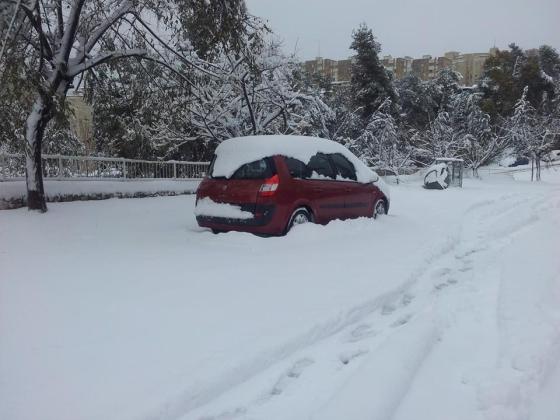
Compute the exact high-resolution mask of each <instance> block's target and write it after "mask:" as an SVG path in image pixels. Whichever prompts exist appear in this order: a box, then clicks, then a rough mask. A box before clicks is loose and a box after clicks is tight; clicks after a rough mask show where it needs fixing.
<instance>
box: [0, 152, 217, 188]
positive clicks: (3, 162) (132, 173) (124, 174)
mask: <svg viewBox="0 0 560 420" xmlns="http://www.w3.org/2000/svg"><path fill="white" fill-rule="evenodd" d="M209 166H210V163H209V162H184V161H176V160H167V161H150V160H136V159H123V158H106V157H94V156H62V155H43V177H44V178H45V179H54V180H65V181H67V180H85V179H93V180H121V181H126V180H131V179H201V178H204V176H205V175H206V173H207V171H208V167H209ZM24 178H25V156H24V155H20V154H12V153H0V181H13V180H18V179H24Z"/></svg>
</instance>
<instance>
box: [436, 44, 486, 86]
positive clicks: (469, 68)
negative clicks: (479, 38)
mask: <svg viewBox="0 0 560 420" xmlns="http://www.w3.org/2000/svg"><path fill="white" fill-rule="evenodd" d="M491 54H492V53H491V52H488V53H471V54H460V53H457V52H455V51H452V52H448V53H445V56H446V57H452V58H451V59H452V63H453V65H452V68H453V70H455V71H456V72H458V73H461V75H462V76H463V79H462V80H461V84H463V85H464V86H472V85H474V84H476V83H478V80H479V79H480V76H482V73H483V72H484V63H486V60H487V59H488V58H489V57H490V56H491Z"/></svg>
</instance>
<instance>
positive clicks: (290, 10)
mask: <svg viewBox="0 0 560 420" xmlns="http://www.w3.org/2000/svg"><path fill="white" fill-rule="evenodd" d="M246 3H247V6H248V8H249V10H250V12H251V13H252V14H254V15H256V16H259V17H261V18H263V19H265V20H266V21H267V22H268V23H269V25H270V26H271V27H272V29H273V30H274V32H275V33H276V34H277V35H278V36H279V37H280V38H281V39H282V40H283V41H284V48H285V50H286V51H290V52H292V51H294V50H295V51H296V52H297V55H298V56H299V57H300V59H303V60H307V59H311V58H314V57H316V56H317V55H318V53H319V48H320V53H321V56H323V57H328V58H334V59H341V58H346V57H348V56H349V55H350V54H351V52H350V51H349V49H348V46H349V45H350V42H351V33H352V29H354V28H356V27H357V26H358V25H359V24H360V23H361V22H365V23H366V24H367V25H368V26H369V27H370V28H371V29H372V30H373V33H374V35H375V36H376V37H377V39H378V41H379V42H381V45H382V49H383V52H382V54H383V55H386V54H391V55H393V56H395V57H397V56H405V55H410V56H413V57H419V56H422V55H424V54H431V55H433V56H440V55H443V53H444V52H445V51H461V52H486V51H488V49H489V48H490V47H492V46H493V45H494V43H495V44H496V46H498V48H506V47H507V45H508V44H509V43H511V42H515V43H517V44H518V45H520V46H521V47H522V48H536V47H539V46H540V45H542V44H545V43H546V44H549V45H552V46H553V47H554V48H556V49H558V50H560V0H462V1H458V0H383V1H380V0H246ZM559 52H560V51H559Z"/></svg>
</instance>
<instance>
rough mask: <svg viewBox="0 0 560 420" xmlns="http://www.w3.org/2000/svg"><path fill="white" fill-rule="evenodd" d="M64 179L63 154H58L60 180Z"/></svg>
mask: <svg viewBox="0 0 560 420" xmlns="http://www.w3.org/2000/svg"><path fill="white" fill-rule="evenodd" d="M61 179H62V156H61V155H58V180H59V181H60V180H61Z"/></svg>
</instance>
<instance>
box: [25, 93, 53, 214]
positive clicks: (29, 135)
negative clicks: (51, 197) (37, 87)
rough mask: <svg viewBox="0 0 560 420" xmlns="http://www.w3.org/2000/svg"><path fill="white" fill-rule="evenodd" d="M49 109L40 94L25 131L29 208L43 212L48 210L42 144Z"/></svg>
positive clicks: (48, 118) (28, 118) (48, 117)
mask: <svg viewBox="0 0 560 420" xmlns="http://www.w3.org/2000/svg"><path fill="white" fill-rule="evenodd" d="M49 111H50V109H49V106H48V104H46V103H45V101H44V99H43V98H42V97H41V96H39V97H38V98H37V99H36V100H35V103H34V104H33V108H32V109H31V113H30V114H29V117H27V124H26V132H25V139H26V144H25V168H26V182H27V208H28V209H29V210H39V211H40V212H42V213H44V212H46V211H47V202H46V200H45V190H44V187H43V167H42V166H43V165H42V160H41V145H42V142H43V134H44V131H45V127H46V125H47V123H48V122H49V120H50V112H49Z"/></svg>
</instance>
